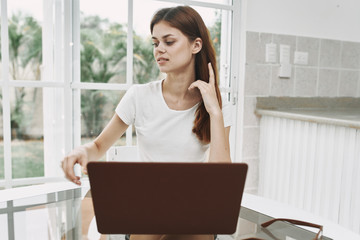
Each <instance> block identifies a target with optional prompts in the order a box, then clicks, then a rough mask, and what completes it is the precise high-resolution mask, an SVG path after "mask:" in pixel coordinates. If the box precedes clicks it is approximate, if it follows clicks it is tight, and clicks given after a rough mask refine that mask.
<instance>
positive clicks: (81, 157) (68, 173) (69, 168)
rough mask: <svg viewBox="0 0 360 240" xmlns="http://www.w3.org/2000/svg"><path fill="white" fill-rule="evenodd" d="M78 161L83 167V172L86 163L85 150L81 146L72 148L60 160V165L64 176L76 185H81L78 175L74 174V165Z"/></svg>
mask: <svg viewBox="0 0 360 240" xmlns="http://www.w3.org/2000/svg"><path fill="white" fill-rule="evenodd" d="M76 163H79V164H80V165H81V166H82V167H83V169H84V170H83V171H84V173H87V171H86V165H87V163H88V157H87V152H86V150H85V148H84V147H83V146H81V147H78V148H76V149H74V150H73V151H72V152H70V153H69V154H68V155H67V156H65V157H64V159H63V160H62V161H61V167H62V169H63V171H64V173H65V177H66V178H67V179H69V180H70V181H72V182H73V183H75V184H77V185H81V182H80V177H79V176H76V175H75V172H74V166H75V164H76Z"/></svg>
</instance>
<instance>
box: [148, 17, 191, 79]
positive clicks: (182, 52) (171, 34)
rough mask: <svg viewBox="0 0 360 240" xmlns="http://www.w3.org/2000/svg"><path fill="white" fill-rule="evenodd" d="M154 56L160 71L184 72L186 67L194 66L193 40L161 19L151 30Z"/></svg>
mask: <svg viewBox="0 0 360 240" xmlns="http://www.w3.org/2000/svg"><path fill="white" fill-rule="evenodd" d="M152 41H153V45H154V57H155V60H156V62H157V64H158V66H159V69H160V71H161V72H164V73H176V72H184V70H185V69H186V68H189V67H194V64H193V62H194V61H195V60H194V59H195V58H194V56H195V55H194V47H195V42H194V43H191V42H189V39H188V38H187V37H186V36H185V35H184V34H183V33H182V32H181V31H180V30H178V29H177V28H173V27H171V26H170V25H169V24H168V23H166V22H164V21H161V22H159V23H157V24H155V26H154V28H153V32H152Z"/></svg>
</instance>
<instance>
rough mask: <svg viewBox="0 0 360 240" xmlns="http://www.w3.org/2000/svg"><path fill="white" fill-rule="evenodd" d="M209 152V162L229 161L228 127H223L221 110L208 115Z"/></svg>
mask: <svg viewBox="0 0 360 240" xmlns="http://www.w3.org/2000/svg"><path fill="white" fill-rule="evenodd" d="M210 134H211V142H210V153H209V162H231V158H230V144H229V134H230V127H226V128H225V127H224V119H223V115H222V112H221V111H220V114H218V115H217V116H210Z"/></svg>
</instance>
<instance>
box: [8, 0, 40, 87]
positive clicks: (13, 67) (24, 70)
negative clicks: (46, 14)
mask: <svg viewBox="0 0 360 240" xmlns="http://www.w3.org/2000/svg"><path fill="white" fill-rule="evenodd" d="M42 3H43V1H42V0H31V1H29V0H12V1H8V13H9V14H8V17H9V19H8V25H9V55H10V59H9V61H10V62H9V65H10V69H9V78H10V79H13V80H15V79H21V80H39V79H40V77H41V75H40V66H41V64H42V26H41V23H42V21H43V18H42V12H43V10H42Z"/></svg>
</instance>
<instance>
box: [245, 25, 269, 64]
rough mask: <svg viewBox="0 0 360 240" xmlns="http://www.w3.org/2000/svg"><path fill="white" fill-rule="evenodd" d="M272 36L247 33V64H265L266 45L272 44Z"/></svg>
mask: <svg viewBox="0 0 360 240" xmlns="http://www.w3.org/2000/svg"><path fill="white" fill-rule="evenodd" d="M271 38H272V34H270V33H258V32H247V33H246V62H247V63H248V64H252V63H265V45H266V44H267V43H270V42H271Z"/></svg>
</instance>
